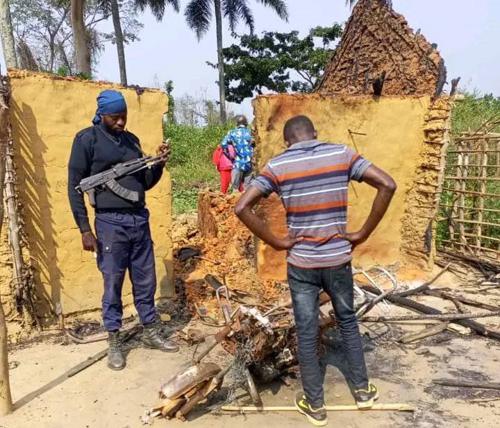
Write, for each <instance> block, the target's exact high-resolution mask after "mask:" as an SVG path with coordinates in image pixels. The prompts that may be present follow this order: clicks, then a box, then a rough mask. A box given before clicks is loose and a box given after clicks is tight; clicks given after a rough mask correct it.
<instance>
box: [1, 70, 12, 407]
mask: <svg viewBox="0 0 500 428" xmlns="http://www.w3.org/2000/svg"><path fill="white" fill-rule="evenodd" d="M0 92H1V94H0V194H2V193H3V187H4V180H5V152H6V146H7V142H8V141H9V137H10V135H9V132H10V126H9V125H10V124H9V106H8V98H9V87H8V83H7V81H6V78H4V77H2V78H1V83H0ZM3 214H4V204H3V198H0V232H1V231H2V225H3V217H4V215H3ZM11 412H12V394H11V392H10V381H9V360H8V347H7V323H6V321H5V312H4V310H3V305H2V301H1V298H0V416H4V415H6V414H8V413H11Z"/></svg>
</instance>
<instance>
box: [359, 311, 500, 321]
mask: <svg viewBox="0 0 500 428" xmlns="http://www.w3.org/2000/svg"><path fill="white" fill-rule="evenodd" d="M499 315H500V310H498V311H495V312H477V313H466V314H464V313H460V314H457V313H448V314H429V315H395V316H384V315H381V316H378V317H363V318H361V321H365V322H383V321H416V320H447V321H456V320H465V319H471V318H486V317H495V316H499Z"/></svg>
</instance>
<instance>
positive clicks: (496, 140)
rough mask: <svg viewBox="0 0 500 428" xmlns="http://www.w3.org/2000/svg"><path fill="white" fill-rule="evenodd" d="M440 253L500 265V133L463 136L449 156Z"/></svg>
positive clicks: (482, 132) (455, 141)
mask: <svg viewBox="0 0 500 428" xmlns="http://www.w3.org/2000/svg"><path fill="white" fill-rule="evenodd" d="M438 222H439V225H438V230H439V236H440V239H438V246H439V247H440V248H441V249H445V250H449V251H453V252H455V253H460V254H465V255H469V256H470V255H473V256H476V257H478V258H486V259H489V260H493V261H495V262H499V260H500V259H499V256H500V133H494V132H486V131H481V132H475V133H471V132H468V133H462V134H460V135H459V136H458V137H455V139H454V141H453V144H452V145H451V146H450V149H449V150H448V154H447V160H446V169H445V179H444V184H443V188H442V194H441V202H440V215H439V218H438Z"/></svg>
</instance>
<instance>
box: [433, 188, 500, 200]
mask: <svg viewBox="0 0 500 428" xmlns="http://www.w3.org/2000/svg"><path fill="white" fill-rule="evenodd" d="M443 190H446V191H448V192H455V193H463V194H464V195H481V193H480V192H474V191H472V190H460V189H458V190H457V189H450V188H449V187H444V188H443ZM427 193H434V192H427ZM483 195H484V196H490V197H492V198H500V194H498V193H484V194H483Z"/></svg>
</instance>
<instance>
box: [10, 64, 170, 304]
mask: <svg viewBox="0 0 500 428" xmlns="http://www.w3.org/2000/svg"><path fill="white" fill-rule="evenodd" d="M10 77H11V85H12V100H11V121H12V128H13V138H14V146H15V162H16V169H17V177H18V190H19V196H20V202H21V203H22V216H23V219H24V221H25V230H26V233H27V238H28V245H29V251H30V256H31V257H32V263H33V266H34V270H35V282H36V285H37V290H38V293H39V294H40V293H42V294H44V299H45V300H46V301H48V303H49V304H50V306H51V307H52V308H54V306H55V305H56V304H57V303H58V302H60V303H61V305H62V309H63V312H64V313H65V314H69V313H78V312H81V311H87V310H92V309H98V308H100V305H101V296H102V277H101V274H100V272H99V271H98V270H97V267H96V261H95V259H94V257H93V254H92V253H89V252H85V251H83V249H82V245H81V238H80V232H79V230H78V228H77V227H76V224H75V221H74V219H73V216H72V213H71V210H70V206H69V202H68V197H67V164H68V159H69V155H70V151H71V145H72V142H73V138H74V136H75V134H76V133H77V132H78V131H79V130H81V129H83V128H86V127H88V126H90V125H91V120H92V118H93V116H94V113H95V109H96V97H97V95H98V94H99V92H100V91H102V90H103V89H109V88H111V87H112V86H111V85H110V84H105V83H98V82H88V81H77V80H69V79H59V78H54V77H49V76H46V75H43V74H34V73H22V72H12V73H11V75H10ZM115 89H119V90H120V91H121V92H122V93H123V94H124V95H125V98H126V100H127V104H128V112H129V114H128V124H127V128H128V129H129V130H130V131H131V132H133V133H134V134H136V135H137V136H138V137H139V138H140V140H141V145H142V149H143V151H144V152H145V153H146V154H153V153H154V151H155V149H156V147H157V146H158V145H159V144H160V143H161V142H162V139H163V133H162V115H163V113H164V112H165V111H166V110H167V97H166V96H165V94H164V93H162V92H160V91H156V90H146V91H145V92H144V93H143V94H141V95H138V94H137V93H136V91H135V90H133V89H120V88H115ZM146 200H147V206H148V208H149V210H150V212H151V230H152V236H153V241H154V243H155V257H156V273H157V279H158V297H160V296H166V295H171V294H172V292H173V271H172V242H171V238H170V236H171V234H170V229H171V181H170V176H169V174H168V172H167V171H165V172H164V174H163V177H162V179H161V181H160V182H159V183H158V184H157V185H156V187H155V188H154V189H152V190H151V191H149V192H148V193H147V199H146ZM89 214H90V217H91V224H93V210H92V209H91V208H90V209H89ZM131 301H132V298H131V287H130V284H129V282H128V279H127V282H126V284H125V287H124V303H126V304H128V303H130V302H131Z"/></svg>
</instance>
